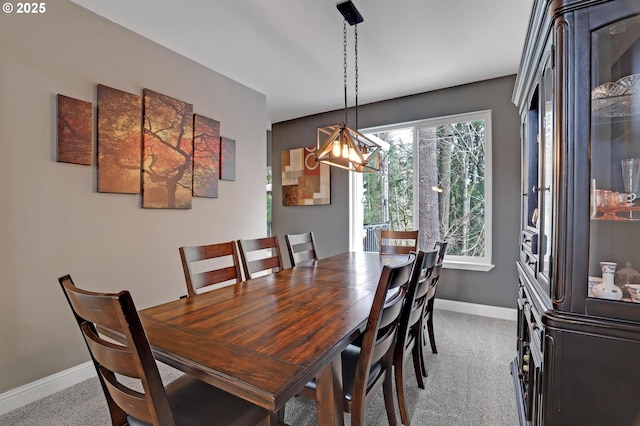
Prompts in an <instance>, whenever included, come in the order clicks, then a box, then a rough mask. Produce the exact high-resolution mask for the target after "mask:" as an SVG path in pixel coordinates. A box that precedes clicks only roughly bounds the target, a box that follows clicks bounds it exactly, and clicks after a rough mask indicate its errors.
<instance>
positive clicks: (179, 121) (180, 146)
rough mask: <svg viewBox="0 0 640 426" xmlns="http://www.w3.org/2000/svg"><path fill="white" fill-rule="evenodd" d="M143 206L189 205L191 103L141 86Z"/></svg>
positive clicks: (167, 206) (191, 144) (190, 188)
mask: <svg viewBox="0 0 640 426" xmlns="http://www.w3.org/2000/svg"><path fill="white" fill-rule="evenodd" d="M143 97H144V121H143V123H144V124H143V148H142V207H144V208H159V209H190V208H191V197H192V185H193V180H192V170H193V159H192V153H193V105H191V104H188V103H186V102H183V101H180V100H178V99H174V98H171V97H169V96H166V95H163V94H160V93H157V92H154V91H153V90H149V89H144V94H143Z"/></svg>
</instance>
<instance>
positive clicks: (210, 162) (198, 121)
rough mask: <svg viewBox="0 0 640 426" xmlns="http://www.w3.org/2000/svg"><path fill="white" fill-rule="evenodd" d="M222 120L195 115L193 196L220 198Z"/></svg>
mask: <svg viewBox="0 0 640 426" xmlns="http://www.w3.org/2000/svg"><path fill="white" fill-rule="evenodd" d="M219 178H220V122H219V121H218V120H214V119H213V118H207V117H203V116H201V115H198V114H194V115H193V196H194V197H208V198H218V181H219Z"/></svg>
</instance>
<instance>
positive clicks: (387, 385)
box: [382, 364, 409, 426]
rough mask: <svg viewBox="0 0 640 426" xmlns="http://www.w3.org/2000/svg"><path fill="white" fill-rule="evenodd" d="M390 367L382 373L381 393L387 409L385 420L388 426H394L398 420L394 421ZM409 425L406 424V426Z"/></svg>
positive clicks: (394, 409) (394, 410)
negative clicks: (383, 375)
mask: <svg viewBox="0 0 640 426" xmlns="http://www.w3.org/2000/svg"><path fill="white" fill-rule="evenodd" d="M391 370H392V365H391V364H389V365H388V367H387V371H386V372H385V373H384V374H385V378H384V383H383V384H382V391H383V394H384V406H385V408H386V409H387V419H388V420H389V426H396V425H397V424H398V419H396V407H395V405H394V404H393V374H392V373H391ZM408 424H409V423H407V425H408Z"/></svg>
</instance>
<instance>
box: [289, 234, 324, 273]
mask: <svg viewBox="0 0 640 426" xmlns="http://www.w3.org/2000/svg"><path fill="white" fill-rule="evenodd" d="M284 239H285V241H286V242H287V250H288V251H289V259H290V260H291V266H296V265H297V264H298V263H300V262H305V261H307V260H318V251H317V249H316V239H315V237H314V236H313V232H305V233H303V234H286V235H285V236H284Z"/></svg>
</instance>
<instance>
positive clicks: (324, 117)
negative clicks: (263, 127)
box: [272, 76, 520, 308]
mask: <svg viewBox="0 0 640 426" xmlns="http://www.w3.org/2000/svg"><path fill="white" fill-rule="evenodd" d="M514 83H515V76H508V77H502V78H496V79H492V80H487V81H482V82H478V83H473V84H467V85H463V86H457V87H452V88H449V89H444V90H438V91H434V92H428V93H422V94H418V95H413V96H407V97H403V98H398V99H392V100H388V101H384V102H377V103H373V104H368V105H363V106H361V107H360V108H359V113H358V115H359V127H360V128H367V127H375V126H382V125H388V124H394V123H401V122H407V121H414V120H421V119H426V118H434V117H441V116H446V115H453V114H460V113H465V112H472V111H479V110H486V109H490V110H492V125H493V146H492V150H493V151H492V152H493V158H492V160H493V263H494V264H495V268H494V269H493V270H491V271H490V272H473V271H461V270H453V269H446V270H445V271H444V272H443V275H442V283H443V285H442V286H441V287H440V288H439V289H438V296H439V297H441V298H445V299H452V300H457V301H463V302H471V303H480V304H484V305H493V306H501V307H509V308H514V307H515V301H516V296H517V275H516V269H515V262H516V260H517V258H518V247H519V223H520V222H519V220H520V219H519V218H520V216H519V214H520V213H519V212H520V130H519V123H520V120H519V117H518V112H517V109H516V107H515V106H514V105H513V104H512V103H511V93H512V91H513V85H514ZM362 90H366V89H364V88H363V89H362ZM343 117H344V111H332V112H328V113H324V114H318V115H313V116H309V117H304V118H301V119H297V120H291V121H286V122H281V123H276V124H274V125H273V126H272V150H273V171H274V173H273V233H274V234H276V235H284V234H287V233H296V232H304V231H307V230H310V231H314V232H315V234H316V237H317V238H316V239H317V243H318V246H319V248H318V251H319V252H320V256H321V257H324V256H329V255H332V254H336V253H340V252H342V251H345V250H348V249H349V223H348V222H349V220H348V218H349V188H348V172H346V171H344V170H341V169H338V168H335V167H334V168H332V169H331V205H328V206H286V207H285V206H282V194H281V191H280V190H279V188H280V187H281V185H282V178H281V175H280V172H279V171H280V170H281V168H282V162H281V159H280V153H281V152H282V151H283V150H287V149H292V148H300V147H303V146H310V145H315V141H316V129H317V127H320V126H324V125H328V124H334V123H337V122H339V121H340V120H342V119H343ZM352 117H353V114H350V115H349V119H350V120H351V119H352ZM350 124H352V123H350Z"/></svg>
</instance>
